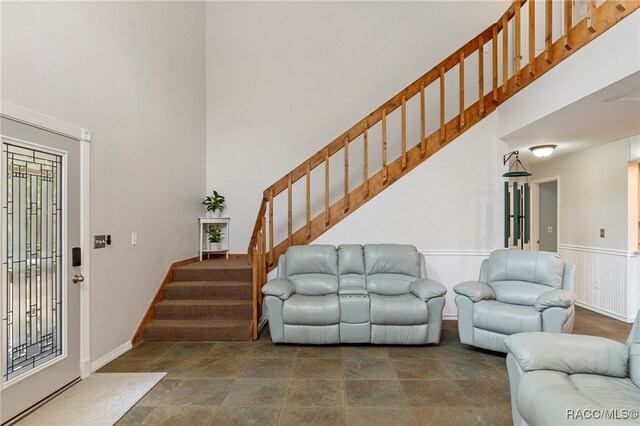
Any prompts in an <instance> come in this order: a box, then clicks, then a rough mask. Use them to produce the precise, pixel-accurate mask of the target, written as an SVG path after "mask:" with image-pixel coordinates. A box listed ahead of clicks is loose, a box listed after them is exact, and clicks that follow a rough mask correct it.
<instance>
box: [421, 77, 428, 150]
mask: <svg viewBox="0 0 640 426" xmlns="http://www.w3.org/2000/svg"><path fill="white" fill-rule="evenodd" d="M426 113H427V111H426V105H425V101H424V83H420V158H423V157H424V155H425V154H426V153H427V117H426Z"/></svg>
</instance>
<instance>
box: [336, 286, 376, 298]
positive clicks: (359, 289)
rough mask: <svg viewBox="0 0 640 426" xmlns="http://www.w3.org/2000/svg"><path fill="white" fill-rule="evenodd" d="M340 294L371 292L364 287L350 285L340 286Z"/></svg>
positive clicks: (364, 293)
mask: <svg viewBox="0 0 640 426" xmlns="http://www.w3.org/2000/svg"><path fill="white" fill-rule="evenodd" d="M338 294H339V295H340V296H367V295H369V292H368V291H367V289H366V288H364V287H360V286H357V285H348V286H344V287H340V290H338Z"/></svg>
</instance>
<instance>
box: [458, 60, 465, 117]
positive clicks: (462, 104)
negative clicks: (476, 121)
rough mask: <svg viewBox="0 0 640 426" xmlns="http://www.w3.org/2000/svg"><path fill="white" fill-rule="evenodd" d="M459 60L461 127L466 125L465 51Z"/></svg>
mask: <svg viewBox="0 0 640 426" xmlns="http://www.w3.org/2000/svg"><path fill="white" fill-rule="evenodd" d="M458 62H459V63H460V73H459V74H460V115H459V118H460V123H459V128H461V129H462V128H463V127H464V123H465V120H464V115H465V114H464V52H460V57H459V59H458Z"/></svg>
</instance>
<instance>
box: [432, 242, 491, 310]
mask: <svg viewBox="0 0 640 426" xmlns="http://www.w3.org/2000/svg"><path fill="white" fill-rule="evenodd" d="M420 253H422V254H423V255H424V256H425V260H426V261H427V277H429V278H430V279H433V280H436V281H440V282H441V283H442V285H444V286H445V287H446V288H447V295H446V296H445V299H446V303H445V305H444V312H443V316H444V319H457V318H458V308H457V307H456V302H455V293H454V292H453V287H455V285H456V284H459V283H461V282H463V281H472V280H477V279H478V277H479V275H480V265H481V264H482V261H483V260H484V259H486V258H488V257H489V254H490V253H491V251H488V250H487V251H471V250H420Z"/></svg>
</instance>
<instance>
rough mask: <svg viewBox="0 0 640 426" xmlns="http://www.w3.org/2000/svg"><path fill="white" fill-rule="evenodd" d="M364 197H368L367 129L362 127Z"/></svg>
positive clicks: (365, 126)
mask: <svg viewBox="0 0 640 426" xmlns="http://www.w3.org/2000/svg"><path fill="white" fill-rule="evenodd" d="M363 146H364V176H363V178H364V196H365V197H368V196H369V129H368V128H367V124H366V123H365V125H364V143H363Z"/></svg>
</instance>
